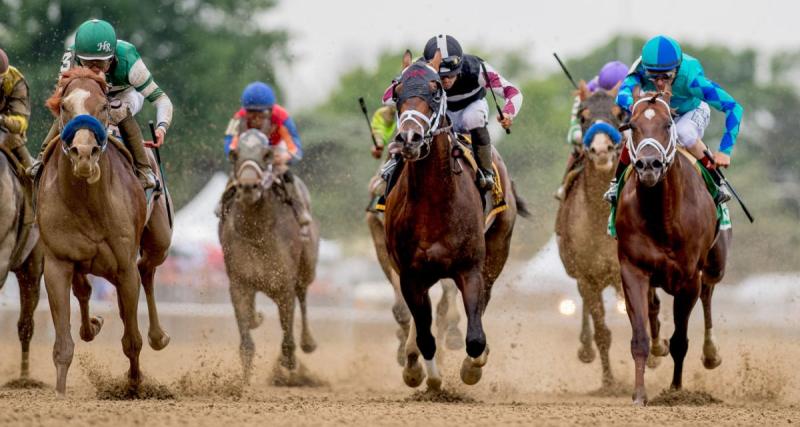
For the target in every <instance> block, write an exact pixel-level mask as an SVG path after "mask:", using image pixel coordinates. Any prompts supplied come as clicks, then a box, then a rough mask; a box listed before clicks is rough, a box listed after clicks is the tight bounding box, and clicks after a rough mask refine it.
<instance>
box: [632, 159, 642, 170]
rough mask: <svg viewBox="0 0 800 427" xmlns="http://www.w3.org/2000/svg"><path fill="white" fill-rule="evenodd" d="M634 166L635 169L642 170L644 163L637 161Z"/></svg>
mask: <svg viewBox="0 0 800 427" xmlns="http://www.w3.org/2000/svg"><path fill="white" fill-rule="evenodd" d="M634 166H635V167H636V169H644V162H643V161H641V160H637V161H636V163H635V164H634Z"/></svg>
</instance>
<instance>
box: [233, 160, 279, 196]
mask: <svg viewBox="0 0 800 427" xmlns="http://www.w3.org/2000/svg"><path fill="white" fill-rule="evenodd" d="M245 169H253V170H255V172H256V175H257V176H258V178H259V184H261V188H263V189H267V188H269V187H270V186H271V185H272V182H273V181H274V180H275V175H274V174H273V173H272V163H270V164H268V165H267V167H266V169H263V168H262V167H261V165H259V164H258V162H256V161H255V160H250V159H248V160H245V161H243V162H242V164H241V165H239V167H238V168H237V169H236V175H235V177H234V180H233V183H234V185H237V184H238V183H239V176H240V175H241V174H242V172H243V171H244V170H245Z"/></svg>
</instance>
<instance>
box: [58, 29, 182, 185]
mask: <svg viewBox="0 0 800 427" xmlns="http://www.w3.org/2000/svg"><path fill="white" fill-rule="evenodd" d="M75 66H84V67H87V68H89V69H92V70H94V71H95V72H102V73H105V77H106V81H107V82H108V83H109V84H110V85H111V89H110V90H109V97H110V98H112V99H117V100H119V101H120V102H119V103H117V104H119V105H115V103H112V106H113V108H112V110H111V119H112V121H113V122H114V124H116V125H117V126H118V127H119V131H120V135H121V136H122V139H123V140H124V141H125V143H126V144H127V145H128V148H129V149H130V150H131V153H132V154H133V157H134V162H135V163H136V169H137V173H138V175H139V178H140V180H141V181H142V184H143V186H144V187H145V188H146V189H149V188H153V187H154V186H155V178H154V174H153V171H152V169H151V168H150V163H149V161H148V158H147V154H146V151H145V149H144V140H143V138H142V134H141V130H140V129H139V126H138V125H137V124H136V121H135V120H134V118H133V116H134V115H136V114H137V113H138V112H139V111H141V109H142V105H143V104H144V100H145V99H147V100H148V101H149V102H151V103H152V104H153V106H154V107H155V108H156V123H157V124H156V141H154V144H155V145H156V146H160V145H161V144H162V143H163V142H164V137H165V136H166V133H167V130H168V129H169V127H170V124H171V123H172V102H171V101H170V99H169V97H168V96H167V94H166V93H164V91H163V90H162V89H161V88H160V87H159V86H158V84H156V82H155V80H153V76H152V75H151V74H150V71H149V70H148V69H147V66H146V65H145V64H144V62H143V61H142V58H141V56H140V55H139V52H138V51H137V50H136V46H134V45H133V44H131V43H129V42H126V41H124V40H118V39H117V35H116V31H115V30H114V27H113V26H111V24H109V23H108V22H106V21H102V20H99V19H91V20H89V21H86V22H84V23H83V24H81V26H80V27H78V31H77V32H76V34H75V43H74V44H73V45H72V46H70V48H69V49H68V50H67V51H66V52H65V53H64V56H63V57H62V60H61V70H60V71H61V73H64V72H65V71H67V70H69V69H71V68H73V67H75ZM50 138H52V135H49V136H48V138H47V139H45V143H47V142H48V141H49V139H50Z"/></svg>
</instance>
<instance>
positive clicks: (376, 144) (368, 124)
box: [358, 97, 379, 148]
mask: <svg viewBox="0 0 800 427" xmlns="http://www.w3.org/2000/svg"><path fill="white" fill-rule="evenodd" d="M358 103H359V104H361V112H362V113H364V118H365V119H367V127H369V136H371V137H372V145H374V146H375V148H379V147H378V141H376V140H375V134H374V133H372V123H370V121H369V114H367V104H365V103H364V98H363V97H359V98H358Z"/></svg>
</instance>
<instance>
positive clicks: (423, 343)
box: [400, 277, 442, 390]
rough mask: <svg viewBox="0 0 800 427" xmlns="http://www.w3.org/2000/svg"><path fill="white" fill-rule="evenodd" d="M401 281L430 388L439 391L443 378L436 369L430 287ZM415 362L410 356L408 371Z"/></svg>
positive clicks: (404, 280)
mask: <svg viewBox="0 0 800 427" xmlns="http://www.w3.org/2000/svg"><path fill="white" fill-rule="evenodd" d="M400 280H401V283H400V288H401V289H402V290H403V297H404V298H405V300H406V304H407V305H408V309H409V310H410V311H411V316H412V317H413V318H414V330H415V334H416V342H417V348H418V349H419V352H420V353H421V354H422V357H423V359H425V368H426V369H425V370H426V371H427V374H428V388H429V389H433V390H438V389H440V388H441V386H442V377H441V375H440V374H439V369H438V368H437V367H436V360H435V359H434V356H436V339H435V338H434V337H433V334H431V323H432V321H433V319H432V316H433V312H432V308H431V299H430V296H429V295H428V289H429V287H430V286H429V285H428V284H423V283H418V282H414V281H412V280H408V279H406V278H403V277H401V278H400ZM409 338H410V336H409ZM414 362H416V361H412V360H411V356H410V355H409V360H408V364H407V365H406V370H409V365H412V366H413V365H414V364H415V363H414ZM404 379H405V373H404ZM420 381H421V379H420ZM406 384H408V385H410V386H411V384H409V383H408V381H406Z"/></svg>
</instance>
